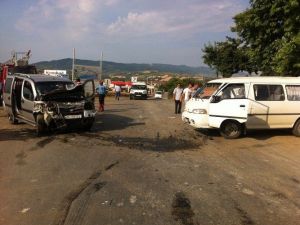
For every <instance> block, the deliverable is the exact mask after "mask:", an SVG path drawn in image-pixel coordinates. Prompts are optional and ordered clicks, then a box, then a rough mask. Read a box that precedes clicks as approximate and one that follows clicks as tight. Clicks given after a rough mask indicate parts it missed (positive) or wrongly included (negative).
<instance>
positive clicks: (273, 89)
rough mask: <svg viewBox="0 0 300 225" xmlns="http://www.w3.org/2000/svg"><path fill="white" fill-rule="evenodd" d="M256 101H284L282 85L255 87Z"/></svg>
mask: <svg viewBox="0 0 300 225" xmlns="http://www.w3.org/2000/svg"><path fill="white" fill-rule="evenodd" d="M253 89H254V96H255V100H257V101H284V99H285V97H284V92H283V87H282V85H267V84H255V85H253Z"/></svg>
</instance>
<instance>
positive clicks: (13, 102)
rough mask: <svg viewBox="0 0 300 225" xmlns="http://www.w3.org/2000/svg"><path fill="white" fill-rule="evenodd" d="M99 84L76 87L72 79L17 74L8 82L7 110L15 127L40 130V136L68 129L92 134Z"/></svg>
mask: <svg viewBox="0 0 300 225" xmlns="http://www.w3.org/2000/svg"><path fill="white" fill-rule="evenodd" d="M94 98H95V84H94V81H93V80H87V81H85V82H84V83H83V84H80V85H75V84H74V83H73V82H72V81H70V80H69V79H65V78H61V77H54V76H49V75H43V74H14V75H9V76H7V78H6V81H5V85H4V90H3V103H4V108H5V110H6V112H7V114H8V118H9V120H10V122H11V123H13V124H16V123H18V122H19V121H20V122H25V123H28V124H31V125H33V126H35V127H36V131H37V134H38V135H40V134H43V133H44V132H46V131H54V130H59V129H68V128H75V129H77V128H82V129H84V130H89V129H90V128H91V127H92V125H93V123H94V119H95V115H96V110H95V106H94Z"/></svg>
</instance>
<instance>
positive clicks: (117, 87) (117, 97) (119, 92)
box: [115, 85, 121, 101]
mask: <svg viewBox="0 0 300 225" xmlns="http://www.w3.org/2000/svg"><path fill="white" fill-rule="evenodd" d="M115 92H116V97H115V99H116V100H117V99H118V101H119V100H120V96H121V87H120V86H119V85H115Z"/></svg>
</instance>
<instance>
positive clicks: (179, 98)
mask: <svg viewBox="0 0 300 225" xmlns="http://www.w3.org/2000/svg"><path fill="white" fill-rule="evenodd" d="M182 92H183V89H182V88H181V84H177V87H176V88H175V89H174V91H173V99H174V101H175V114H180V113H181V101H182V96H181V95H182Z"/></svg>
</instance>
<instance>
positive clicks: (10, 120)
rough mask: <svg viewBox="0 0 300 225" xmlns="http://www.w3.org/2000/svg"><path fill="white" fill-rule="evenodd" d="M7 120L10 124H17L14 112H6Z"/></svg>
mask: <svg viewBox="0 0 300 225" xmlns="http://www.w3.org/2000/svg"><path fill="white" fill-rule="evenodd" d="M8 120H9V122H10V123H11V124H18V120H17V119H16V117H15V115H14V114H8Z"/></svg>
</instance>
